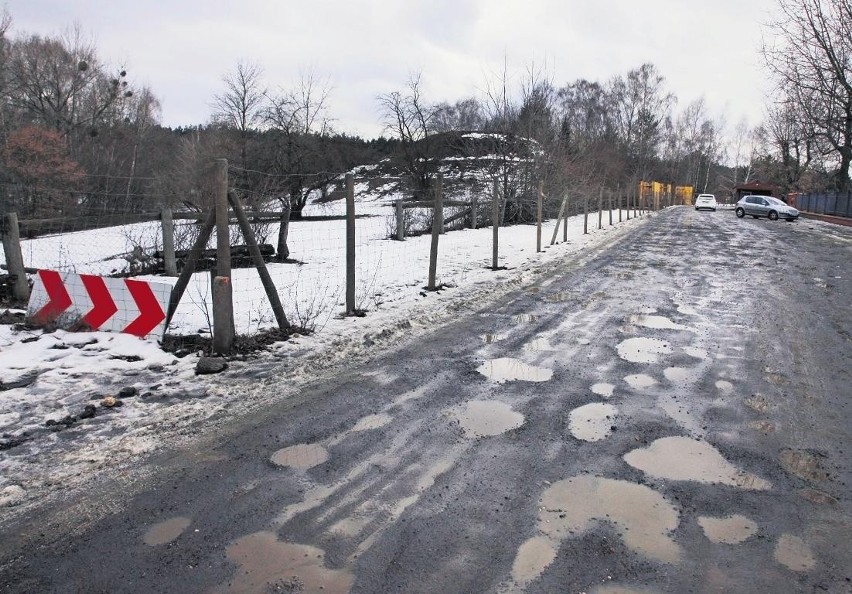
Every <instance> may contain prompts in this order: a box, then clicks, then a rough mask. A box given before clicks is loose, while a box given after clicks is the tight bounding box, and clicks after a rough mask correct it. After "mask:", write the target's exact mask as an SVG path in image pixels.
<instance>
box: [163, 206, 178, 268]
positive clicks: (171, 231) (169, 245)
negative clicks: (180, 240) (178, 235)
mask: <svg viewBox="0 0 852 594" xmlns="http://www.w3.org/2000/svg"><path fill="white" fill-rule="evenodd" d="M160 224H161V225H162V232H163V272H164V273H165V274H166V276H177V259H176V258H175V221H174V219H173V218H172V209H171V208H164V209H163V210H161V211H160Z"/></svg>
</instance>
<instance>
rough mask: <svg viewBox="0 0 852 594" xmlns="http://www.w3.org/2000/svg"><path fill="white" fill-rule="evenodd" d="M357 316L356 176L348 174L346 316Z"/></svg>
mask: <svg viewBox="0 0 852 594" xmlns="http://www.w3.org/2000/svg"><path fill="white" fill-rule="evenodd" d="M354 314H355V176H353V175H352V174H351V173H347V174H346V315H347V316H351V315H354Z"/></svg>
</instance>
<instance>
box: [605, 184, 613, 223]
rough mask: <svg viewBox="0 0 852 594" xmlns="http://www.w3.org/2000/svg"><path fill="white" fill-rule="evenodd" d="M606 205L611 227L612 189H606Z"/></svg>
mask: <svg viewBox="0 0 852 594" xmlns="http://www.w3.org/2000/svg"><path fill="white" fill-rule="evenodd" d="M606 205H607V207H608V209H609V226H610V227H612V190H608V191H607V194H606Z"/></svg>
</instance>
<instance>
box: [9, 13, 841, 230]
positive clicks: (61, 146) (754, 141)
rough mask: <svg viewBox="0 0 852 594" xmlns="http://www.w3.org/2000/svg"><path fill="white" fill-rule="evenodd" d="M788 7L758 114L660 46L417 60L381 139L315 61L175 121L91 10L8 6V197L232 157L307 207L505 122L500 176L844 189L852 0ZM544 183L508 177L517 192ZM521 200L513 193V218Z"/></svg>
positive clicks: (182, 198) (198, 199) (246, 179)
mask: <svg viewBox="0 0 852 594" xmlns="http://www.w3.org/2000/svg"><path fill="white" fill-rule="evenodd" d="M779 7H780V13H779V14H780V15H781V16H780V18H779V19H778V20H777V21H776V22H775V23H772V24H770V25H768V27H769V30H770V31H771V32H772V33H773V36H772V37H771V39H772V40H773V41H772V43H771V44H768V43H767V44H764V47H763V58H764V62H765V67H766V72H767V76H769V77H771V78H772V80H773V81H774V82H775V83H776V90H775V91H774V92H773V93H770V94H768V95H767V97H766V104H765V105H764V109H765V119H764V121H763V123H762V124H760V125H759V126H756V127H749V126H748V125H747V124H746V122H745V121H739V122H729V121H727V120H726V118H725V116H724V115H720V114H712V113H710V110H709V109H708V107H707V105H706V104H705V102H704V100H703V99H698V100H695V101H693V102H690V103H688V104H685V105H684V104H682V102H680V101H679V100H678V97H677V95H676V93H675V91H674V90H672V89H670V88H669V87H668V85H667V82H666V78H665V76H664V73H662V72H660V71H659V70H658V68H657V67H656V66H655V65H653V64H641V65H638V66H637V67H636V68H634V69H632V70H630V71H628V72H626V73H624V74H622V75H617V76H613V77H611V78H609V79H607V80H603V81H593V80H584V79H578V80H574V81H570V82H557V81H554V80H552V78H551V77H549V76H548V74H547V73H546V72H545V71H543V70H542V69H538V68H536V67H535V65H530V66H528V67H527V68H526V69H525V70H524V71H523V72H521V73H517V72H509V71H508V70H504V71H503V72H502V73H499V74H497V75H494V76H492V78H491V79H490V80H486V81H483V84H482V88H483V89H484V91H483V92H482V94H481V96H478V97H469V98H465V99H461V100H457V101H454V102H447V101H442V100H441V99H440V98H429V97H425V96H424V94H423V87H424V85H423V81H422V77H421V75H420V74H414V75H412V76H411V77H410V79H409V80H407V81H401V82H400V86H399V90H397V91H394V92H390V93H385V94H382V95H377V97H376V102H377V108H378V109H379V110H380V113H381V114H382V118H383V122H384V123H385V124H386V128H385V134H384V136H383V137H380V138H375V139H363V138H359V137H357V136H352V135H348V134H347V133H346V132H345V130H344V127H345V126H343V125H340V127H338V122H336V121H335V119H334V114H333V113H330V111H329V100H328V99H329V95H330V93H331V88H332V87H331V81H328V80H326V79H324V78H322V77H321V76H320V75H318V74H316V73H313V72H308V73H306V74H304V75H303V76H302V78H301V80H299V81H297V82H296V83H295V84H293V85H291V86H290V87H287V88H283V87H274V86H272V85H271V84H270V83H269V82H268V81H267V80H266V73H265V72H264V70H263V67H262V65H260V64H258V63H252V62H239V63H237V64H236V65H235V66H234V67H233V68H232V69H231V70H230V71H229V72H227V73H225V74H224V75H223V78H222V84H221V91H220V93H218V94H216V95H215V96H214V97H211V98H210V101H211V105H212V106H213V108H214V116H213V117H212V118H211V121H210V122H208V123H207V124H205V125H202V126H191V127H178V128H168V127H164V126H162V125H161V124H160V104H159V100H158V98H157V90H156V89H150V88H147V87H144V86H138V85H136V84H134V82H133V81H134V73H133V72H130V71H127V70H126V69H124V68H123V67H121V66H113V65H110V64H107V63H106V62H105V61H103V60H102V59H101V58H100V57H99V55H98V51H97V47H96V46H95V45H94V44H93V43H92V42H89V41H86V38H85V36H84V34H83V33H82V30H81V28H80V27H79V26H77V27H74V26H72V27H70V28H69V29H68V30H67V31H66V32H65V33H63V34H43V33H36V32H16V31H15V29H14V27H13V25H14V15H13V14H10V13H8V12H5V13H4V14H3V15H2V21H0V91H2V93H0V97H1V98H2V100H0V184H2V186H3V191H2V192H0V212H11V211H16V212H18V214H19V216H20V217H21V218H41V217H55V216H74V215H86V214H90V213H99V212H105V213H114V212H123V213H125V212H126V213H134V212H150V211H153V210H156V209H157V208H159V207H161V206H164V205H181V204H182V205H185V206H187V207H190V208H204V207H205V202H206V200H207V199H208V198H207V196H208V195H209V192H208V191H207V189H206V188H207V185H208V184H209V183H210V178H211V175H210V168H211V164H212V161H213V160H214V159H216V158H227V159H228V160H229V162H230V164H231V166H232V184H233V185H234V186H235V187H236V188H238V189H239V190H240V191H242V192H243V193H244V195H245V196H248V197H253V198H254V199H255V200H256V201H267V202H278V203H280V205H281V206H282V207H283V208H284V209H286V210H288V211H289V212H290V213H291V216H293V217H298V216H299V214H300V213H301V209H302V208H303V207H304V205H305V203H306V201H307V200H308V197H309V196H311V195H312V193H314V192H316V191H318V190H321V189H323V188H325V187H327V185H328V184H329V182H330V181H331V180H333V179H336V178H338V177H339V176H340V174H341V173H343V172H345V171H348V170H351V169H352V168H353V167H355V166H358V165H365V164H372V163H378V162H380V161H382V162H383V163H384V164H385V165H384V166H385V167H386V168H387V169H388V174H391V175H399V176H405V177H406V179H408V180H410V185H409V188H410V190H411V194H412V196H415V195H417V194H418V193H419V192H420V191H422V190H426V189H428V188H429V186H430V184H431V183H432V179H433V178H434V176H435V174H436V172H437V171H438V169H439V166H440V163H441V160H442V159H446V158H447V157H452V158H463V157H464V156H465V155H466V154H467V153H466V151H469V150H470V145H469V143H463V142H457V140H458V139H459V138H462V137H464V136H465V135H464V134H461V133H478V134H483V135H491V137H493V138H499V139H500V141H499V142H496V143H494V145H493V147H492V149H493V152H494V155H493V156H496V157H497V159H498V162H499V161H500V160H501V159H502V165H501V166H500V167H497V168H496V169H495V178H499V177H500V176H501V175H502V176H503V178H504V180H508V174H507V171H508V169H509V168H510V167H511V168H516V167H517V166H518V164H519V163H522V164H523V167H524V168H526V169H527V173H526V174H525V176H524V179H526V180H527V181H528V182H529V181H531V180H537V182H540V183H543V184H545V185H546V186H547V188H548V189H558V188H563V187H570V188H573V189H575V190H576V191H578V192H583V191H588V192H591V191H592V190H593V189H597V188H601V187H607V188H610V189H615V188H616V187H628V186H631V184H635V183H636V182H637V181H638V180H640V179H646V180H649V179H654V180H659V181H662V182H666V183H672V184H676V185H691V186H693V187H694V188H695V190H696V192H712V193H715V194H717V196H720V197H721V198H723V199H724V198H725V197H726V196H728V195H730V193H731V191H732V189H733V187H734V186H735V185H737V184H739V183H743V182H753V181H759V182H762V183H767V184H771V185H773V186H775V187H776V188H777V189H778V192H779V193H787V192H800V191H822V190H826V189H833V190H841V191H845V190H848V189H849V164H850V161H851V160H852V77H850V76H849V74H850V72H849V69H850V63H851V61H852V8H850V3H849V2H848V1H844V0H804V1H802V0H799V1H797V2H793V1H791V0H779ZM732 92H735V90H732ZM480 144H481V143H480ZM477 150H481V147H480V148H479V149H477ZM477 156H481V154H478V155H477ZM534 185H536V184H533V183H527V184H525V185H524V186H523V187H521V186H518V187H513V188H512V189H511V191H510V194H511V193H512V192H514V193H515V194H516V196H515V198H516V199H517V200H518V201H519V203H520V202H521V201H522V199H523V195H524V194H525V193H527V192H529V189H530V187H533V186H534ZM507 189H508V185H507ZM507 195H508V194H507ZM526 212H527V211H525V209H523V208H519V209H517V219H516V220H523V219H524V218H525V216H526V214H525V213H526ZM509 222H511V221H509Z"/></svg>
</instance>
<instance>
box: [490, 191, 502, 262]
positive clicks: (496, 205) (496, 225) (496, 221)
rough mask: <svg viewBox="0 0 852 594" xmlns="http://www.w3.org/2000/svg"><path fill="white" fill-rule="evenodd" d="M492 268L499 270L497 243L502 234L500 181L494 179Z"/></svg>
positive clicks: (492, 199)
mask: <svg viewBox="0 0 852 594" xmlns="http://www.w3.org/2000/svg"><path fill="white" fill-rule="evenodd" d="M491 230H492V235H491V270H497V244H498V241H499V236H500V231H499V230H500V181H499V180H498V179H495V180H494V188H493V190H492V197H491Z"/></svg>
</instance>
